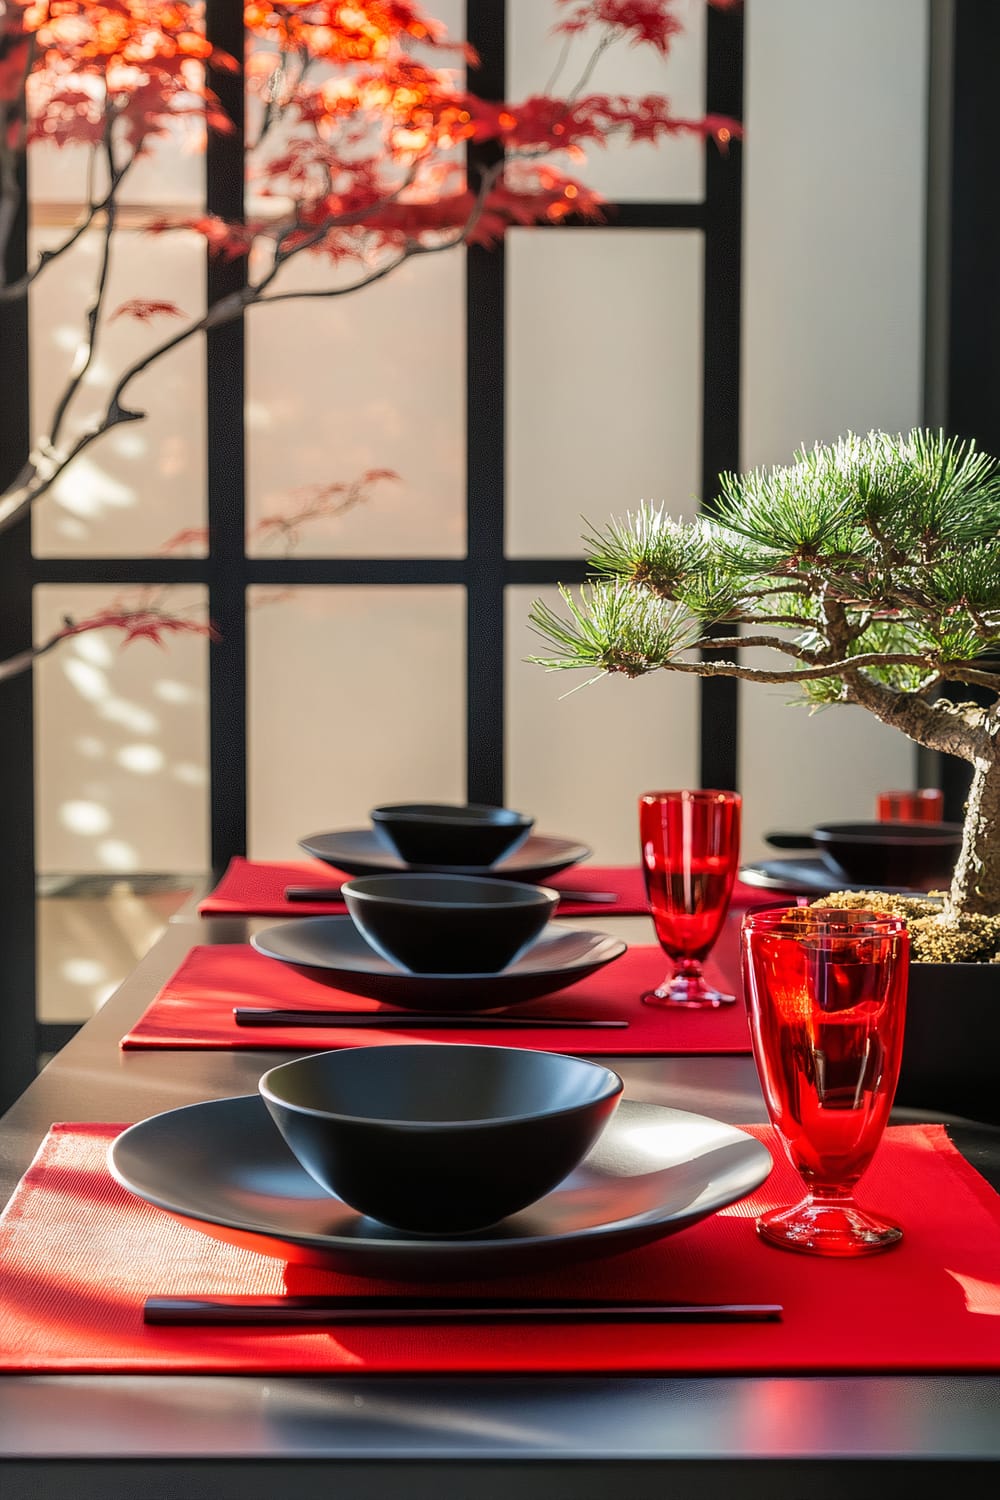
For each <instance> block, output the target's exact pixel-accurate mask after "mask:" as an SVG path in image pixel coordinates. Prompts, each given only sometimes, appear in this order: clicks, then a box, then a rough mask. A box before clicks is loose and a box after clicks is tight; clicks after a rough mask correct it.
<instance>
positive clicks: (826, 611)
mask: <svg viewBox="0 0 1000 1500" xmlns="http://www.w3.org/2000/svg"><path fill="white" fill-rule="evenodd" d="M585 541H586V545H587V549H588V554H589V558H590V562H591V564H592V566H593V568H594V571H595V580H594V582H593V583H591V584H589V585H585V586H584V588H583V589H582V591H581V594H580V595H579V596H578V597H574V596H573V595H572V594H571V593H570V592H569V591H567V590H565V589H563V590H562V594H563V598H564V600H565V603H566V606H567V609H568V613H567V614H565V615H559V614H557V613H556V612H554V611H553V610H551V609H549V608H548V607H547V606H546V605H544V604H542V603H541V602H537V601H536V603H535V604H534V606H533V608H532V611H531V619H532V623H533V625H534V628H535V629H536V631H538V632H539V633H540V634H541V635H542V636H543V637H544V638H545V639H546V640H547V641H548V643H549V647H550V651H552V650H554V652H555V654H549V655H547V656H545V657H535V658H532V659H533V660H535V661H540V662H541V663H542V664H543V665H545V666H547V667H549V668H556V669H563V668H587V669H590V670H592V671H593V670H596V672H597V673H598V674H602V673H607V672H622V673H624V674H625V675H626V676H627V677H639V676H643V675H645V674H646V673H648V672H656V671H669V672H689V673H695V674H697V675H698V676H702V677H735V678H739V679H740V680H741V681H743V682H763V683H783V684H787V685H788V686H789V687H794V688H798V689H799V691H800V693H801V695H802V698H803V700H804V702H805V703H806V704H808V705H811V706H812V707H814V708H818V707H823V706H826V705H828V704H837V703H856V704H858V705H859V706H860V707H861V708H865V709H867V710H868V712H869V713H873V714H874V715H875V716H876V718H878V719H880V720H881V721H882V723H884V724H891V725H892V726H893V727H894V728H896V729H900V730H902V732H903V733H904V734H906V735H908V736H909V737H910V739H912V740H915V741H916V743H917V744H919V745H925V746H926V747H927V748H929V749H931V750H940V751H944V752H946V753H947V754H949V755H956V756H959V757H961V758H962V759H963V760H966V761H968V762H969V763H970V765H971V766H972V768H973V775H972V786H971V790H970V793H969V799H968V804H967V810H966V816H965V826H964V835H963V840H962V846H961V852H960V854H959V857H958V861H957V864H956V867H955V873H954V879H953V880H952V884H951V889H950V891H949V892H948V893H947V897H946V900H945V903H944V908H943V913H942V917H941V921H940V922H937V927H938V929H939V931H940V929H941V928H942V925H943V926H950V927H951V928H952V929H954V928H955V927H956V926H960V927H962V928H963V930H964V931H965V932H966V933H968V934H973V936H971V937H970V938H969V940H968V942H965V943H964V946H963V947H962V948H961V950H955V949H954V948H953V950H952V952H951V956H968V954H969V953H970V951H975V952H976V953H977V956H978V953H979V951H980V950H983V949H984V945H985V947H987V948H988V947H990V946H992V948H993V950H997V949H1000V462H998V461H997V460H996V459H994V458H991V457H989V456H988V455H986V454H984V453H981V452H977V450H976V448H975V446H974V445H973V444H972V443H971V442H960V441H957V440H955V439H953V438H945V437H944V436H942V435H941V434H936V433H932V432H926V431H921V430H915V431H912V432H910V433H908V434H906V435H905V436H904V435H895V436H894V435H890V434H888V433H884V432H872V433H869V435H868V436H867V437H855V436H847V437H845V438H842V439H841V440H840V441H838V442H836V443H833V444H829V445H817V446H816V447H814V448H813V449H811V450H809V451H801V452H799V453H798V454H797V455H796V457H795V462H794V463H792V464H791V465H789V466H787V467H779V468H773V469H756V470H754V471H752V472H750V473H747V474H744V475H737V474H727V475H724V476H723V477H722V480H721V495H720V497H719V499H718V500H717V502H716V504H715V505H714V506H713V508H712V511H711V514H709V515H705V516H702V517H700V518H699V519H697V520H695V521H693V522H690V523H688V524H681V523H678V522H676V521H673V520H671V518H670V517H669V516H668V515H667V514H666V512H665V510H664V509H662V508H655V507H652V506H649V505H643V506H642V507H641V508H640V509H639V511H638V512H637V513H635V514H630V515H628V516H627V517H626V519H625V520H624V521H612V522H611V523H610V524H609V525H608V526H606V527H605V528H604V529H595V530H593V531H592V532H591V534H590V535H588V536H587V537H586V538H585ZM751 646H752V647H766V648H768V649H769V650H770V651H771V652H773V654H774V665H773V666H772V667H758V666H750V665H746V664H744V663H743V662H741V661H739V660H738V659H737V655H736V653H737V652H738V650H739V649H740V648H741V647H751ZM970 688H974V689H976V690H978V691H977V693H976V701H970V693H969V692H968V691H966V690H967V689H970ZM981 700H985V701H981ZM923 906H924V910H925V912H926V913H927V914H928V920H929V923H931V922H934V921H936V918H934V917H932V916H931V915H930V914H931V913H932V912H933V911H934V910H935V909H934V908H932V907H930V906H928V905H927V903H924V904H923ZM970 944H971V949H970ZM922 956H925V957H926V956H930V952H929V950H928V949H927V948H926V947H925V949H924V952H923V954H922Z"/></svg>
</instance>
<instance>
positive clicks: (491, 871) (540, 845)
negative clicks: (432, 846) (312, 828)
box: [299, 828, 593, 885]
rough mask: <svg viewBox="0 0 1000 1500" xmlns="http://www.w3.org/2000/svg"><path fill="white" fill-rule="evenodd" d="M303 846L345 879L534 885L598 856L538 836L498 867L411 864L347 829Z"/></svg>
mask: <svg viewBox="0 0 1000 1500" xmlns="http://www.w3.org/2000/svg"><path fill="white" fill-rule="evenodd" d="M299 847H300V848H301V849H304V850H305V851H306V853H307V854H311V855H312V856H313V858H314V859H321V860H322V861H323V863H324V864H327V865H333V866H334V868H335V869H337V870H343V872H344V874H345V875H398V874H399V873H400V871H403V870H419V871H421V872H424V871H427V872H433V871H441V872H444V873H446V874H449V875H490V876H492V877H495V878H497V879H504V880H524V881H526V882H527V883H528V884H529V885H537V884H538V883H539V882H541V881H544V880H547V879H550V878H551V877H552V876H553V875H558V874H559V871H560V870H567V869H569V867H570V865H578V864H579V863H580V861H581V860H584V859H587V858H589V856H590V855H591V854H592V853H593V850H592V849H588V847H587V845H586V844H577V843H574V842H573V841H572V840H571V839H553V838H548V837H547V836H546V835H545V834H541V833H533V834H531V835H529V837H528V838H526V839H525V841H524V843H523V844H521V845H520V846H519V847H518V848H517V849H515V850H514V852H513V854H508V855H507V857H506V859H498V860H497V862H496V864H494V865H408V864H406V863H405V862H404V861H403V860H401V859H400V857H399V855H398V854H393V853H392V851H391V850H389V849H387V848H386V846H385V844H383V843H382V841H381V839H380V838H379V836H378V834H377V833H376V832H375V830H374V828H347V829H344V830H343V831H341V832H340V833H311V834H310V835H309V837H308V838H304V839H299Z"/></svg>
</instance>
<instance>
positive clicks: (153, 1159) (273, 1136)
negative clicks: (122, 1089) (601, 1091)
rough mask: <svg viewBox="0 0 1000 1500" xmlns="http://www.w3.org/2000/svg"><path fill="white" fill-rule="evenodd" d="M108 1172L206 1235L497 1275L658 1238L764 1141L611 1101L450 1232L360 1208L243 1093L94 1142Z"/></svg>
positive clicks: (396, 1265) (317, 1260) (740, 1180)
mask: <svg viewBox="0 0 1000 1500" xmlns="http://www.w3.org/2000/svg"><path fill="white" fill-rule="evenodd" d="M108 1166H109V1168H110V1170H111V1172H112V1174H113V1176H115V1177H116V1178H117V1179H118V1181H119V1182H120V1183H121V1184H122V1185H123V1186H124V1187H126V1188H128V1189H129V1191H130V1192H133V1193H136V1194H137V1195H138V1196H139V1197H140V1198H144V1199H145V1200H146V1201H147V1202H148V1203H153V1204H155V1205H156V1206H157V1207H158V1208H163V1209H166V1211H167V1212H168V1213H171V1214H174V1215H175V1216H176V1217H177V1218H179V1219H181V1220H183V1222H184V1223H186V1224H189V1225H191V1226H192V1227H193V1228H195V1229H200V1230H202V1231H203V1232H204V1233H205V1234H208V1235H211V1236H212V1237H213V1238H215V1239H220V1240H225V1241H226V1242H227V1243H229V1244H234V1245H240V1246H243V1247H245V1248H247V1249H250V1250H257V1251H261V1252H263V1253H264V1254H265V1255H275V1256H278V1257H279V1258H280V1259H282V1260H286V1261H293V1262H298V1263H305V1264H310V1265H321V1266H326V1267H328V1268H330V1269H332V1270H336V1271H346V1272H349V1273H350V1274H352V1275H357V1276H372V1277H383V1278H385V1277H391V1278H395V1277H417V1278H422V1279H435V1278H436V1279H449V1280H451V1279H455V1278H458V1277H465V1276H502V1275H506V1274H514V1273H516V1272H520V1271H525V1270H533V1269H534V1268H535V1267H541V1266H553V1265H555V1266H560V1265H565V1264H568V1263H569V1262H570V1261H575V1260H584V1259H587V1258H589V1257H593V1256H600V1255H611V1254H615V1253H617V1252H619V1251H622V1250H628V1249H630V1248H631V1247H633V1246H635V1245H642V1244H646V1243H647V1242H648V1241H650V1240H656V1239H661V1238H662V1237H663V1236H664V1235H668V1234H673V1233H674V1232H675V1231H676V1230H678V1229H684V1228H685V1227H686V1226H687V1225H689V1224H694V1223H696V1222H697V1221H698V1220H699V1219H703V1218H705V1217H706V1216H707V1215H708V1214H712V1213H715V1211H716V1210H717V1209H720V1208H724V1207H725V1205H726V1204H727V1203H734V1202H735V1201H736V1200H737V1199H738V1198H743V1197H745V1196H746V1194H747V1193H750V1192H753V1190H754V1188H756V1187H758V1186H759V1185H760V1184H761V1183H762V1182H763V1181H764V1179H765V1178H766V1177H767V1175H768V1173H769V1172H770V1170H771V1157H770V1153H769V1152H768V1151H767V1148H766V1147H765V1146H763V1145H761V1143H760V1142H759V1141H757V1140H755V1139H754V1138H753V1136H750V1135H747V1134H746V1133H745V1132H744V1131H742V1130H737V1129H736V1127H735V1126H733V1125H725V1124H723V1123H722V1122H721V1121H720V1120H710V1119H707V1118H706V1117H705V1116H703V1115H693V1114H688V1113H686V1112H685V1111H684V1110H679V1109H667V1108H665V1107H664V1106H663V1105H660V1104H642V1103H638V1102H635V1101H633V1100H628V1099H626V1100H623V1101H622V1103H621V1104H620V1105H619V1107H618V1110H617V1112H616V1113H615V1115H614V1116H613V1118H612V1120H611V1122H610V1123H609V1124H608V1126H607V1128H606V1129H605V1131H604V1134H603V1135H602V1136H601V1139H600V1140H599V1141H598V1143H597V1145H596V1146H595V1147H594V1148H593V1150H592V1151H591V1152H590V1155H589V1156H587V1157H586V1159H585V1160H584V1161H583V1162H582V1163H581V1165H580V1166H579V1167H577V1169H576V1170H575V1171H574V1172H571V1173H570V1175H569V1176H568V1177H566V1178H564V1180H563V1181H562V1182H561V1183H560V1184H559V1186H558V1187H556V1188H554V1189H553V1190H552V1192H551V1193H548V1194H546V1196H545V1197H544V1198H540V1199H539V1200H538V1202H537V1203H534V1204H532V1206H531V1207H530V1208H525V1209H522V1210H521V1212H520V1213H518V1214H513V1215H512V1216H511V1217H510V1218H509V1219H504V1220H503V1221H502V1223H500V1224H495V1225H493V1227H492V1228H490V1229H484V1230H480V1231H479V1232H478V1233H476V1234H468V1235H459V1236H455V1237H453V1238H450V1239H449V1238H437V1237H434V1238H431V1237H429V1236H422V1235H407V1234H406V1233H405V1232H404V1231H402V1230H397V1229H389V1228H388V1227H387V1226H386V1225H384V1224H380V1223H379V1222H378V1221H377V1220H375V1219H367V1218H364V1217H363V1216H362V1215H361V1214H359V1213H356V1212H355V1210H354V1209H353V1208H348V1206H347V1204H346V1203H342V1202H341V1201H340V1199H339V1198H335V1197H333V1196H332V1195H330V1194H328V1193H326V1192H324V1191H323V1189H322V1188H321V1187H319V1185H318V1184H317V1183H315V1182H314V1181H313V1179H312V1178H311V1177H310V1176H309V1175H308V1173H307V1172H306V1171H305V1169H304V1168H303V1167H300V1166H299V1164H298V1162H297V1161H296V1159H295V1157H294V1156H293V1155H292V1153H291V1151H290V1150H289V1149H288V1147H287V1146H286V1145H285V1143H284V1141H283V1140H282V1138H281V1136H280V1135H279V1134H278V1132H277V1130H276V1129H275V1127H274V1125H273V1124H272V1123H271V1120H270V1118H269V1116H268V1113H267V1109H266V1107H265V1105H264V1102H263V1100H262V1099H261V1098H260V1096H259V1095H257V1094H250V1095H246V1096H244V1097H242V1098H238V1099H211V1100H208V1101H207V1102H205V1103H204V1104H189V1105H188V1106H187V1107H186V1108H184V1109H172V1110H169V1111H168V1112H167V1113H166V1114H161V1115H154V1116H153V1117H152V1119H149V1120H143V1121H141V1123H140V1124H138V1125H132V1126H131V1127H130V1128H129V1129H128V1130H126V1131H125V1132H124V1133H123V1134H122V1135H120V1136H119V1137H118V1138H117V1140H115V1141H114V1142H113V1143H112V1145H111V1146H110V1148H109V1150H108Z"/></svg>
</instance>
